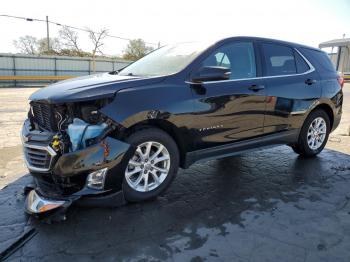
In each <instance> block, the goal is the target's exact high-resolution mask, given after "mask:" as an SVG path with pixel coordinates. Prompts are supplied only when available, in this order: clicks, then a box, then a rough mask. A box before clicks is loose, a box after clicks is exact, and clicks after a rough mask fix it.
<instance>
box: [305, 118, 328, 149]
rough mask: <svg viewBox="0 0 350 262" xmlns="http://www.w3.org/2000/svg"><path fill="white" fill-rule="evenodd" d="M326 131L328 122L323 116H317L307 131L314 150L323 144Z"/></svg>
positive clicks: (308, 139)
mask: <svg viewBox="0 0 350 262" xmlns="http://www.w3.org/2000/svg"><path fill="white" fill-rule="evenodd" d="M326 132H327V124H326V121H325V120H324V119H323V118H322V117H317V118H315V119H314V120H313V121H312V122H311V124H310V126H309V129H308V132H307V144H308V145H309V147H310V148H311V149H312V150H317V149H319V148H320V147H321V146H322V144H323V142H324V140H325V138H326Z"/></svg>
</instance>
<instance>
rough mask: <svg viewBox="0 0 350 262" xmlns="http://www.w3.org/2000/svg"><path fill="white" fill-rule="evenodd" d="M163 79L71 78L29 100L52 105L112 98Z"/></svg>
mask: <svg viewBox="0 0 350 262" xmlns="http://www.w3.org/2000/svg"><path fill="white" fill-rule="evenodd" d="M163 79H164V77H149V78H146V77H136V76H119V75H111V74H109V73H103V74H96V75H90V76H83V77H77V78H72V79H68V80H64V81H60V82H58V83H55V84H52V85H49V86H47V87H45V88H42V89H40V90H38V91H36V92H34V93H33V94H32V95H31V96H30V97H29V100H31V101H42V102H47V103H52V104H59V103H68V102H79V101H88V100H95V99H99V98H105V97H110V96H113V95H114V94H115V93H116V92H118V91H119V90H121V89H125V88H130V87H137V86H144V85H149V84H154V83H158V82H160V81H162V80H163Z"/></svg>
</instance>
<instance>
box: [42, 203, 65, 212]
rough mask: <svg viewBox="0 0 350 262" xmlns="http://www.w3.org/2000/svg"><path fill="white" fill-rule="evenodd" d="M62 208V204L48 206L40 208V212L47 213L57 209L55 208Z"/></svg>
mask: <svg viewBox="0 0 350 262" xmlns="http://www.w3.org/2000/svg"><path fill="white" fill-rule="evenodd" d="M60 206H62V205H61V204H46V205H43V206H42V207H40V208H39V212H46V211H49V210H52V209H55V208H57V207H60Z"/></svg>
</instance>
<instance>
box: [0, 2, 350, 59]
mask: <svg viewBox="0 0 350 262" xmlns="http://www.w3.org/2000/svg"><path fill="white" fill-rule="evenodd" d="M0 14H7V15H15V16H25V17H30V18H40V19H45V16H46V15H48V16H49V19H50V20H52V21H55V22H59V23H62V24H67V25H72V26H77V27H91V28H92V29H95V30H98V29H100V28H102V27H106V28H108V29H109V31H110V34H113V35H118V36H121V37H126V38H142V39H144V40H145V41H148V42H155V43H157V42H158V41H160V42H161V44H166V43H173V42H183V41H193V40H197V39H198V40H208V39H219V38H223V37H226V36H237V35H249V36H263V37H271V38H276V39H282V40H288V41H293V42H299V43H303V44H307V45H311V46H318V44H319V43H320V42H323V41H327V40H331V39H334V38H342V35H343V34H346V36H347V37H350V0H330V1H328V0H311V1H307V0H288V1H283V0H279V1H278V0H277V1H273V0H260V1H249V0H243V1H242V0H240V1H233V0H231V1H230V0H215V1H209V0H208V1H204V0H198V1H195V0H192V1H191V0H171V1H170V0H146V1H145V0H139V1H136V0H133V1H130V0H123V1H120V0H112V1H104V0H100V1H96V0H95V1H87V0H85V1H83V0H57V1H52V0H51V1H48V0H22V1H20V0H10V1H6V0H5V1H2V2H1V7H0ZM59 29H60V27H59V26H55V25H51V26H50V36H53V37H54V36H57V32H58V30H59ZM0 33H1V38H0V39H1V41H0V53H1V52H2V53H6V52H16V49H15V48H14V46H13V40H14V39H17V38H18V37H20V36H23V35H32V36H35V37H37V38H42V37H45V36H46V25H45V24H44V23H40V22H26V21H22V20H16V19H10V18H4V17H0ZM79 36H80V44H81V46H82V48H83V49H85V50H86V51H91V48H92V47H91V46H90V45H89V42H88V39H87V34H86V33H83V32H80V33H79ZM126 44H127V42H126V41H121V40H116V39H111V38H109V39H107V40H106V45H105V47H104V48H103V50H104V52H105V53H106V54H109V55H116V54H121V53H122V50H123V49H124V48H125V46H126Z"/></svg>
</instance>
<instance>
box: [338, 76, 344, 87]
mask: <svg viewBox="0 0 350 262" xmlns="http://www.w3.org/2000/svg"><path fill="white" fill-rule="evenodd" d="M338 83H339V85H340V87H341V88H343V86H344V78H343V77H341V76H338Z"/></svg>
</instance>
